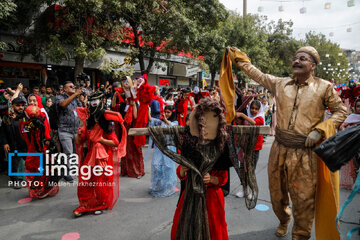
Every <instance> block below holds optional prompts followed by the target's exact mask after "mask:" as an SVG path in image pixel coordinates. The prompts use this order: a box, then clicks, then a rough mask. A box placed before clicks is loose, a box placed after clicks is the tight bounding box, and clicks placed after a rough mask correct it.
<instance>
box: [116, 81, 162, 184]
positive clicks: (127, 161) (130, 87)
mask: <svg viewBox="0 0 360 240" xmlns="http://www.w3.org/2000/svg"><path fill="white" fill-rule="evenodd" d="M121 85H122V90H121V89H118V91H119V93H121V92H122V91H123V92H124V93H125V98H126V100H125V102H126V104H127V105H126V108H125V109H124V111H125V113H123V115H124V116H125V117H124V125H125V127H126V131H129V129H130V128H132V127H135V126H136V127H140V128H142V127H146V125H147V121H148V113H149V112H148V111H149V110H148V108H149V104H150V103H151V101H152V97H153V96H154V91H155V87H152V86H149V85H148V83H147V75H144V76H143V77H141V78H139V79H138V80H136V81H134V82H133V81H132V80H131V78H130V77H124V78H122V79H121ZM137 101H139V102H140V107H139V109H138V106H137V104H136V103H137ZM144 144H145V137H143V136H135V137H134V136H129V135H128V136H127V145H126V155H125V156H124V157H123V158H122V159H121V176H126V175H127V176H128V177H133V178H141V177H142V176H144V175H145V170H144V158H143V154H142V149H141V147H142V146H143V145H144Z"/></svg>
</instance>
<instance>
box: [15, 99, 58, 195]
mask: <svg viewBox="0 0 360 240" xmlns="http://www.w3.org/2000/svg"><path fill="white" fill-rule="evenodd" d="M40 104H41V102H40ZM41 106H42V105H41ZM25 113H26V115H27V116H28V117H29V120H28V121H27V122H25V123H23V124H24V125H23V126H21V128H24V131H21V133H22V137H23V139H24V140H25V142H26V144H27V147H28V153H43V154H44V157H43V159H45V154H46V150H49V154H51V153H54V152H56V147H55V144H54V143H53V142H52V140H51V138H50V134H49V133H50V125H49V123H48V122H47V120H46V116H45V114H44V113H43V112H41V110H40V108H39V107H37V106H34V105H29V106H28V107H27V108H26V109H25ZM43 163H44V164H45V160H44V162H43ZM48 166H49V167H50V166H51V163H48ZM40 167H41V168H43V169H44V166H40V159H39V157H38V156H27V157H26V159H25V171H26V172H27V173H38V172H39V169H40ZM59 178H60V177H59V176H47V175H46V174H45V171H43V175H42V176H26V180H27V183H28V184H27V185H28V188H29V195H30V197H32V198H45V197H47V196H54V195H56V194H57V193H58V192H59V187H58V186H57V181H58V180H59Z"/></svg>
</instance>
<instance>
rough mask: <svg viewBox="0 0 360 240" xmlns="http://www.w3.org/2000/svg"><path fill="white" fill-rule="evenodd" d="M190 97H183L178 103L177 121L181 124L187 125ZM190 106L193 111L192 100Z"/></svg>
mask: <svg viewBox="0 0 360 240" xmlns="http://www.w3.org/2000/svg"><path fill="white" fill-rule="evenodd" d="M189 101H190V99H189V97H187V98H181V99H180V101H179V103H178V104H177V116H176V118H177V121H178V122H179V125H180V126H185V125H186V116H187V110H188V104H189ZM190 107H191V111H192V102H191V101H190Z"/></svg>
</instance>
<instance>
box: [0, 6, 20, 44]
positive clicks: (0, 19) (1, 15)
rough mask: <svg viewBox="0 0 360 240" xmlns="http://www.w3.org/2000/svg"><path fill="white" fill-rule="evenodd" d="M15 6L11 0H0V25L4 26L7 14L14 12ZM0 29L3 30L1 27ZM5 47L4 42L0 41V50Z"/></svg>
mask: <svg viewBox="0 0 360 240" xmlns="http://www.w3.org/2000/svg"><path fill="white" fill-rule="evenodd" d="M16 7H17V6H16V4H15V3H14V2H13V1H11V0H4V1H2V2H0V26H4V24H5V22H6V20H8V18H9V16H11V14H12V13H13V12H15V10H16ZM0 30H3V27H1V28H0ZM5 47H6V44H5V43H4V42H1V41H0V50H2V49H4V48H5Z"/></svg>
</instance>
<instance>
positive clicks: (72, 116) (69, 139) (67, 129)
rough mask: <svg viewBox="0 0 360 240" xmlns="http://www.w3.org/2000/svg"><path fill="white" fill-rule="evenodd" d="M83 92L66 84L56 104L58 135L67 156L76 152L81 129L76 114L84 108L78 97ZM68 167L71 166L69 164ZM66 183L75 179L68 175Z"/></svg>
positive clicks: (72, 85) (68, 83) (70, 84)
mask: <svg viewBox="0 0 360 240" xmlns="http://www.w3.org/2000/svg"><path fill="white" fill-rule="evenodd" d="M82 93H83V91H82V90H81V89H76V90H75V85H74V83H73V82H71V81H67V82H65V84H64V93H63V94H61V95H59V96H57V98H56V104H57V105H58V134H59V139H60V142H61V145H62V148H63V152H64V153H65V154H66V155H70V154H72V153H74V152H75V145H74V140H75V136H76V131H77V130H78V129H79V126H80V120H79V117H78V115H77V112H76V108H77V107H82V104H81V102H80V101H79V100H78V98H77V97H78V96H79V95H81V94H82ZM68 167H70V165H69V164H68ZM64 178H65V180H66V181H69V182H72V181H73V178H72V177H71V176H70V175H68V176H65V177H64Z"/></svg>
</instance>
